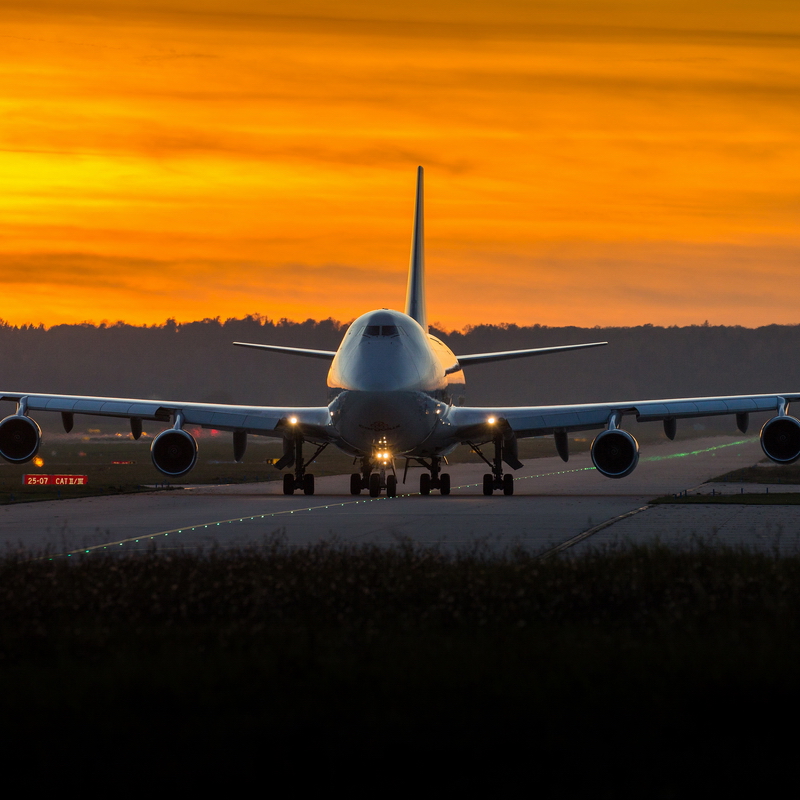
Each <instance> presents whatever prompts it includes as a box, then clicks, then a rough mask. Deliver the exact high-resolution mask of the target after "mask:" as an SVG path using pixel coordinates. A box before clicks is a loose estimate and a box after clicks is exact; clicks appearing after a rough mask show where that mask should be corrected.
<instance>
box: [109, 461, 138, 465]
mask: <svg viewBox="0 0 800 800" xmlns="http://www.w3.org/2000/svg"><path fill="white" fill-rule="evenodd" d="M111 463H112V464H135V463H136V462H135V461H112V462H111Z"/></svg>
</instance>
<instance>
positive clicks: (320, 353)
mask: <svg viewBox="0 0 800 800" xmlns="http://www.w3.org/2000/svg"><path fill="white" fill-rule="evenodd" d="M234 344H235V345H236V346H237V347H253V348H255V349H256V350H271V351H272V352H273V353H288V354H289V355H294V356H306V357H307V358H323V359H325V360H326V361H333V357H334V356H335V355H336V351H334V350H307V349H306V348H304V347H281V346H280V345H278V344H250V343H249V342H234Z"/></svg>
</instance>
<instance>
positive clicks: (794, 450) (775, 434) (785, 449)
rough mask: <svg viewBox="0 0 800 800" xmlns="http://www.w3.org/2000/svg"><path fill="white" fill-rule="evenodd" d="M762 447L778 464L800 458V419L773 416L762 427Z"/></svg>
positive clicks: (788, 462) (789, 462)
mask: <svg viewBox="0 0 800 800" xmlns="http://www.w3.org/2000/svg"><path fill="white" fill-rule="evenodd" d="M761 449H762V450H763V451H764V453H765V454H766V455H767V457H768V458H771V459H772V460H773V461H776V462H777V463H778V464H791V463H792V462H793V461H797V459H798V458H800V421H799V420H797V419H795V418H794V417H786V416H784V417H773V418H772V419H770V420H768V421H767V422H765V423H764V427H763V428H762V429H761Z"/></svg>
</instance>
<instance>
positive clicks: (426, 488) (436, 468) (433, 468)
mask: <svg viewBox="0 0 800 800" xmlns="http://www.w3.org/2000/svg"><path fill="white" fill-rule="evenodd" d="M410 461H416V462H417V463H419V464H421V465H422V466H423V467H425V469H426V470H428V471H427V472H423V473H422V475H420V476H419V493H420V494H421V495H423V496H424V495H429V494H430V493H431V490H432V489H438V490H439V494H441V495H448V494H450V475H449V474H448V473H447V472H442V471H441V469H442V467H441V464H442V459H441V457H440V456H432V457H431V458H430V459H429V460H428V461H426V460H425V459H424V458H416V457H413V458H406V469H405V472H404V473H403V483H405V482H406V476H407V475H408V464H409V462H410Z"/></svg>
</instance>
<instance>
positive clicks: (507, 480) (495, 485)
mask: <svg viewBox="0 0 800 800" xmlns="http://www.w3.org/2000/svg"><path fill="white" fill-rule="evenodd" d="M467 444H468V445H470V447H472V449H473V450H474V451H475V452H476V453H477V454H478V455H479V456H480V457H481V458H482V459H483V460H484V461H485V462H486V463H487V464H488V465H489V466H490V467H491V469H492V471H491V472H487V473H486V474H485V475H484V476H483V493H484V494H485V495H487V496H489V495H491V494H494V491H495V489H502V490H503V494H504V495H512V494H514V476H513V475H504V474H503V455H504V454H503V436H502V434H497V435H496V436H495V437H494V440H493V444H494V458H493V459H492V460H491V461H489V459H488V458H486V456H485V455H484V454H483V453H482V452H481V449H480V448H479V447H478V446H477V445H475V444H472V442H467ZM512 452H513V451H512ZM512 463H513V462H512Z"/></svg>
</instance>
